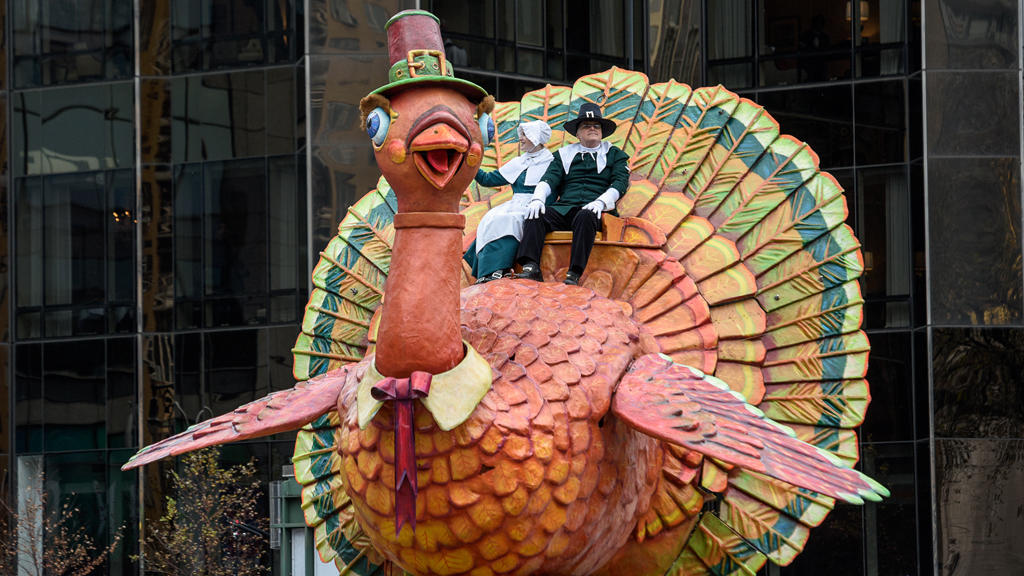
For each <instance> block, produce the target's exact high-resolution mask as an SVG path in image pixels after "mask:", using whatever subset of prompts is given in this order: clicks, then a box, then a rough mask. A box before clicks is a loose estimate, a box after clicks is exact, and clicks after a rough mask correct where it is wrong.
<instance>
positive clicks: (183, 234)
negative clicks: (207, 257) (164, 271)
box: [174, 164, 203, 329]
mask: <svg viewBox="0 0 1024 576" xmlns="http://www.w3.org/2000/svg"><path fill="white" fill-rule="evenodd" d="M202 295H203V176H202V166H201V165H199V164H186V165H183V166H179V167H178V168H177V169H176V170H175V174H174V308H175V318H176V320H175V324H176V326H177V327H178V328H179V329H182V328H196V327H198V326H200V325H201V324H202V316H201V298H202Z"/></svg>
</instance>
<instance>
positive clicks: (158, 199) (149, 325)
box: [140, 166, 175, 332]
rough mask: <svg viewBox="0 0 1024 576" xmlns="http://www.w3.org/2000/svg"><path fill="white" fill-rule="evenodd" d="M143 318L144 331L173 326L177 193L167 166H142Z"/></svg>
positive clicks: (163, 329) (171, 327) (165, 328)
mask: <svg viewBox="0 0 1024 576" xmlns="http://www.w3.org/2000/svg"><path fill="white" fill-rule="evenodd" d="M141 172H142V175H141V181H142V192H141V194H140V196H141V203H142V204H141V212H142V214H143V218H142V222H141V226H142V252H141V258H142V317H143V327H142V329H143V331H145V332H164V331H168V330H171V329H173V327H174V316H173V313H174V229H175V228H174V194H173V188H172V186H171V169H170V167H168V166H143V168H142V170H141Z"/></svg>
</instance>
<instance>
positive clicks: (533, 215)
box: [526, 198, 544, 220]
mask: <svg viewBox="0 0 1024 576" xmlns="http://www.w3.org/2000/svg"><path fill="white" fill-rule="evenodd" d="M543 213H544V201H543V200H541V199H539V198H534V199H533V200H530V203H529V204H527V205H526V219H527V220H536V219H537V218H540V215H541V214H543Z"/></svg>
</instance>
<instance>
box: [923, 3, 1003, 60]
mask: <svg viewBox="0 0 1024 576" xmlns="http://www.w3.org/2000/svg"><path fill="white" fill-rule="evenodd" d="M924 4H925V10H926V12H927V13H926V15H925V19H926V21H927V22H928V39H927V40H928V48H927V51H926V52H927V56H926V57H927V59H928V62H927V68H929V69H939V68H948V69H992V68H1001V69H1014V68H1017V66H1018V62H1017V58H1018V55H1017V53H1018V52H1019V51H1020V40H1019V39H1018V25H1019V24H1018V21H1017V18H1018V9H1019V8H1018V3H1017V2H1010V1H1007V0H1004V1H1001V2H957V1H955V0H926V1H925V2H924Z"/></svg>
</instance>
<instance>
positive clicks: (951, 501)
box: [934, 437, 1024, 574]
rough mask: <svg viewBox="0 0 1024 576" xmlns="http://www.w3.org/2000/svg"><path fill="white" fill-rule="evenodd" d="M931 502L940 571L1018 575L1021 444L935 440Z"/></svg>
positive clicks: (1023, 474) (1023, 491) (1023, 492)
mask: <svg viewBox="0 0 1024 576" xmlns="http://www.w3.org/2000/svg"><path fill="white" fill-rule="evenodd" d="M934 496H935V498H936V510H937V516H938V517H937V518H935V519H934V521H935V522H936V546H937V550H936V556H937V557H938V562H939V564H940V566H946V567H953V566H955V567H956V572H955V573H959V574H1016V573H1019V572H1020V567H1021V562H1020V550H1021V549H1020V541H1021V516H1020V503H1021V502H1024V440H1021V439H1020V438H1019V437H1018V438H1014V439H991V440H989V439H952V438H949V439H947V438H936V439H935V490H934ZM947 573H950V574H951V573H954V572H952V571H950V572H947Z"/></svg>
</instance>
